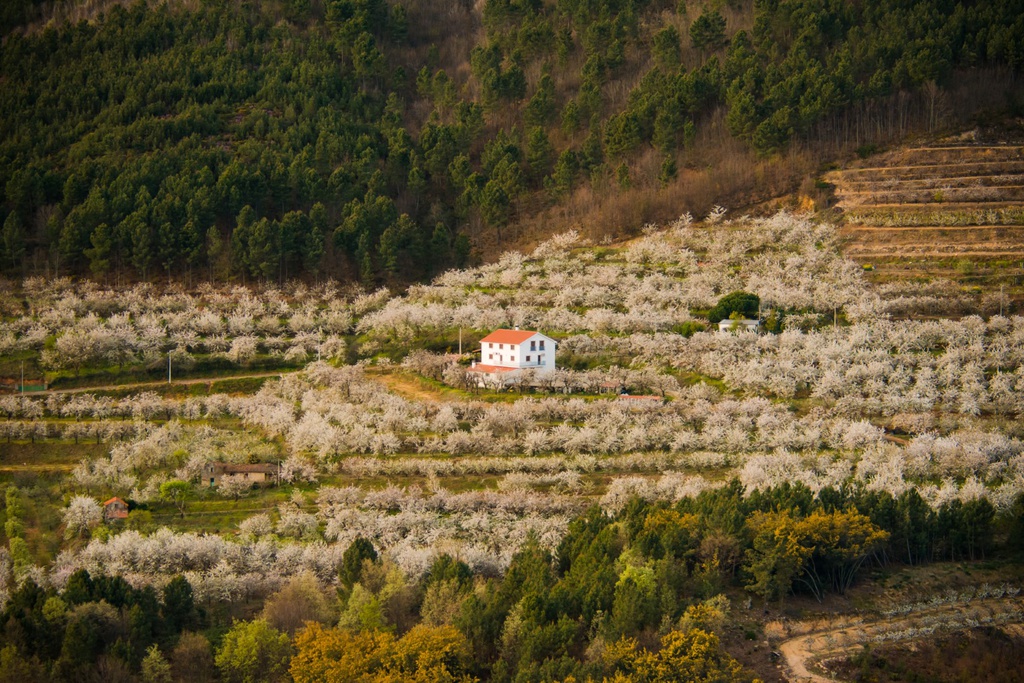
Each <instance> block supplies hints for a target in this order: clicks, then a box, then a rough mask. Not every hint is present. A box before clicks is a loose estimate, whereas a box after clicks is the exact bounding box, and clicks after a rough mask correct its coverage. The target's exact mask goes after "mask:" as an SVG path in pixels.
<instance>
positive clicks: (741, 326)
mask: <svg viewBox="0 0 1024 683" xmlns="http://www.w3.org/2000/svg"><path fill="white" fill-rule="evenodd" d="M718 331H719V332H720V333H722V334H729V333H731V332H754V333H755V334H756V333H757V332H760V331H761V321H760V320H752V319H750V318H738V319H733V318H726V319H725V320H722V321H720V322H719V323H718Z"/></svg>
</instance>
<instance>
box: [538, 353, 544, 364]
mask: <svg viewBox="0 0 1024 683" xmlns="http://www.w3.org/2000/svg"><path fill="white" fill-rule="evenodd" d="M537 365H544V354H543V353H542V354H540V355H539V356H537Z"/></svg>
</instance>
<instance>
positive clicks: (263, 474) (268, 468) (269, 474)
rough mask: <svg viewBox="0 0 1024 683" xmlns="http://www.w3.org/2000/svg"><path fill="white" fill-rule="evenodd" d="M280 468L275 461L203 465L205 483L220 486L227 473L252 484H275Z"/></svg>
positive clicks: (209, 463) (210, 463)
mask: <svg viewBox="0 0 1024 683" xmlns="http://www.w3.org/2000/svg"><path fill="white" fill-rule="evenodd" d="M279 473H280V468H279V466H278V465H276V464H274V463H266V462H261V463H252V464H248V463H247V464H234V463H227V462H208V463H206V464H205V465H203V484H205V485H207V486H218V485H220V480H221V478H222V477H224V476H225V475H231V476H234V477H239V478H241V479H243V480H244V481H247V482H249V483H251V484H273V483H276V481H277V476H278V474H279Z"/></svg>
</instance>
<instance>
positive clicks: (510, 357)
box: [508, 356, 516, 363]
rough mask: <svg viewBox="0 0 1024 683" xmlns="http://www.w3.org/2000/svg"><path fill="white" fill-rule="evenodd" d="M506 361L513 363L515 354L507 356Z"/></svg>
mask: <svg viewBox="0 0 1024 683" xmlns="http://www.w3.org/2000/svg"><path fill="white" fill-rule="evenodd" d="M508 361H509V362H510V363H515V362H516V357H515V356H509V358H508Z"/></svg>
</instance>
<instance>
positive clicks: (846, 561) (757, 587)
mask: <svg viewBox="0 0 1024 683" xmlns="http://www.w3.org/2000/svg"><path fill="white" fill-rule="evenodd" d="M747 525H748V527H749V528H750V530H751V531H752V533H753V547H751V549H750V550H748V551H747V564H746V565H745V566H744V569H745V570H746V571H747V573H748V574H749V575H750V581H749V582H748V583H747V589H748V590H750V591H752V592H754V593H757V594H758V595H761V596H763V597H764V598H765V599H766V600H768V599H771V598H778V599H780V600H781V599H782V598H783V597H784V596H785V595H786V594H787V593H788V592H789V591H790V590H791V589H792V587H793V583H794V582H799V583H801V584H803V585H804V586H806V587H807V588H808V589H809V590H810V591H811V593H812V594H813V595H814V597H816V598H817V599H818V600H819V601H820V600H821V599H822V597H823V596H824V593H825V591H826V590H833V591H835V592H837V593H840V594H842V593H844V592H846V589H847V588H849V587H850V584H852V583H853V579H854V578H855V577H856V574H857V570H858V569H860V567H861V565H862V564H863V563H864V561H865V560H866V559H867V558H869V557H870V556H871V554H872V553H874V552H875V551H877V550H878V549H879V548H881V547H882V546H883V545H884V544H885V542H886V541H887V540H888V539H889V533H888V532H886V531H883V530H882V529H880V528H878V527H877V526H875V525H874V524H873V523H872V522H871V520H870V519H869V518H868V517H866V516H864V515H862V514H860V513H859V512H857V511H855V510H833V511H831V512H824V511H821V510H816V511H814V512H812V513H810V514H809V515H807V516H806V517H802V518H801V517H797V516H794V514H793V513H792V512H790V511H782V512H756V513H754V514H753V515H751V517H750V518H749V519H748V520H747Z"/></svg>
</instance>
